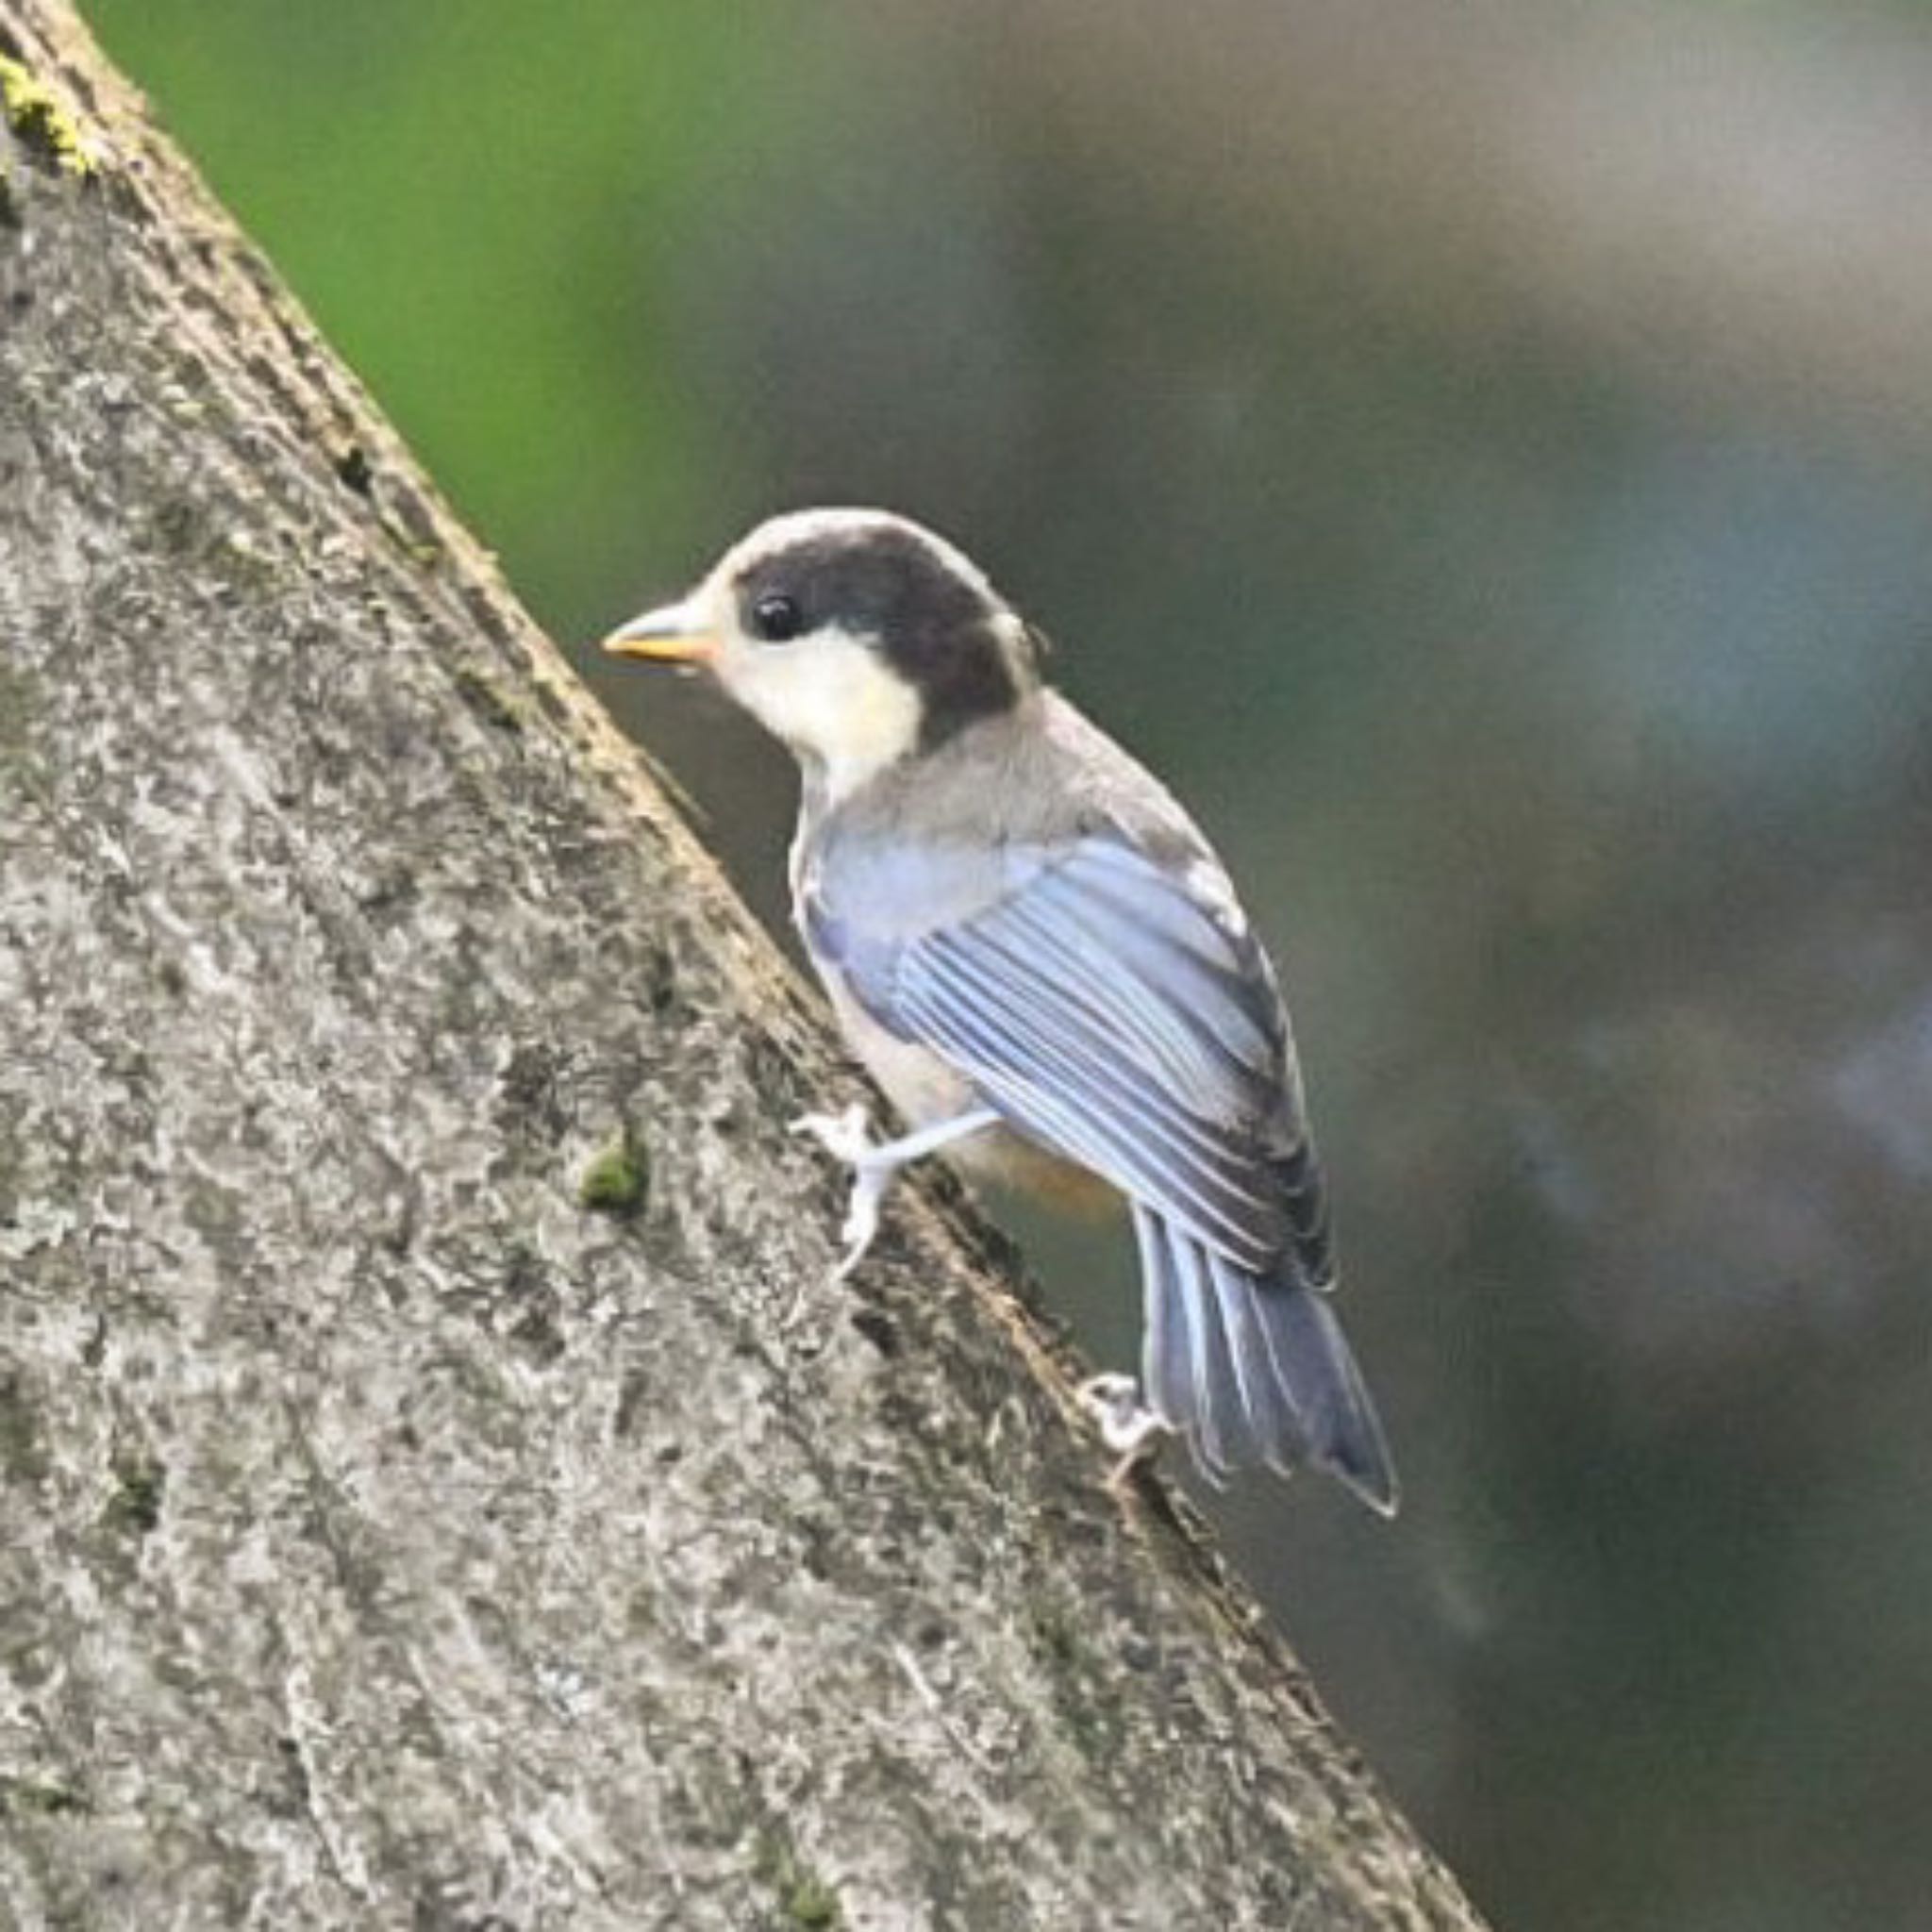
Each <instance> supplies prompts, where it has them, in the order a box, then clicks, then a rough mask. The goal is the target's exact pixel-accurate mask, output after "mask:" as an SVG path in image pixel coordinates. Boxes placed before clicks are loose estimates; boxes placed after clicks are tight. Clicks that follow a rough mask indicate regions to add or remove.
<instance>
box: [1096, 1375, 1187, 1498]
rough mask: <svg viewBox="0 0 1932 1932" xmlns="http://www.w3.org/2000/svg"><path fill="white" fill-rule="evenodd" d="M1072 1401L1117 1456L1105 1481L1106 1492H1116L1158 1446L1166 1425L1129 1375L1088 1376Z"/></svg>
mask: <svg viewBox="0 0 1932 1932" xmlns="http://www.w3.org/2000/svg"><path fill="white" fill-rule="evenodd" d="M1074 1399H1075V1400H1076V1401H1077V1402H1078V1403H1079V1405H1080V1407H1082V1408H1084V1409H1085V1410H1086V1411H1087V1413H1088V1414H1089V1415H1091V1417H1092V1418H1093V1420H1094V1422H1095V1423H1096V1424H1098V1425H1099V1428H1100V1440H1101V1441H1103V1442H1105V1443H1106V1444H1107V1446H1108V1448H1109V1449H1111V1450H1112V1451H1113V1452H1114V1454H1115V1455H1116V1456H1117V1457H1120V1460H1119V1461H1118V1462H1116V1463H1115V1464H1114V1466H1113V1468H1112V1469H1111V1470H1110V1471H1109V1472H1108V1478H1107V1482H1108V1488H1109V1489H1119V1488H1120V1487H1121V1485H1122V1484H1124V1482H1125V1481H1126V1479H1127V1477H1128V1476H1129V1475H1131V1474H1133V1472H1134V1470H1135V1468H1136V1467H1137V1466H1138V1465H1139V1464H1141V1463H1142V1462H1144V1461H1146V1460H1147V1459H1148V1458H1149V1457H1151V1456H1152V1455H1153V1454H1154V1452H1155V1450H1156V1449H1157V1448H1158V1447H1159V1439H1160V1438H1161V1437H1162V1436H1164V1435H1166V1434H1167V1433H1168V1425H1167V1424H1166V1423H1164V1422H1163V1421H1161V1419H1160V1417H1159V1416H1158V1415H1157V1414H1156V1413H1155V1412H1154V1410H1153V1409H1151V1408H1149V1407H1147V1405H1146V1404H1145V1403H1144V1402H1142V1401H1141V1385H1140V1384H1139V1383H1138V1382H1136V1381H1135V1380H1134V1378H1133V1376H1131V1375H1122V1374H1105V1375H1093V1376H1090V1377H1089V1379H1088V1380H1086V1381H1085V1382H1082V1383H1081V1384H1080V1386H1079V1388H1078V1389H1077V1390H1076V1391H1074Z"/></svg>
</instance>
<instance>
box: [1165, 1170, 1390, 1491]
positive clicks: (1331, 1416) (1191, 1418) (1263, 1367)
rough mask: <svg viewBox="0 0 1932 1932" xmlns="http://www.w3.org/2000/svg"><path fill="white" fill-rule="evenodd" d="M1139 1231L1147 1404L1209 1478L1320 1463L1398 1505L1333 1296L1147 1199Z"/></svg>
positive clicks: (1369, 1404)
mask: <svg viewBox="0 0 1932 1932" xmlns="http://www.w3.org/2000/svg"><path fill="white" fill-rule="evenodd" d="M1134 1226H1135V1232H1136V1234H1137V1236H1138V1237H1139V1240H1140V1245H1141V1273H1142V1276H1143V1278H1144V1281H1145V1284H1146V1330H1145V1334H1146V1341H1145V1347H1144V1361H1143V1372H1142V1376H1141V1380H1142V1383H1143V1386H1144V1390H1145V1394H1146V1399H1147V1402H1148V1404H1149V1405H1150V1406H1151V1407H1152V1408H1153V1409H1154V1411H1155V1413H1156V1414H1157V1415H1158V1416H1159V1417H1160V1419H1161V1420H1162V1421H1163V1422H1164V1423H1166V1424H1168V1426H1169V1427H1170V1428H1172V1429H1174V1430H1175V1431H1176V1432H1177V1433H1178V1434H1180V1435H1182V1436H1184V1437H1185V1438H1186V1439H1187V1442H1188V1446H1189V1448H1190V1449H1191V1451H1192V1453H1193V1456H1194V1459H1195V1461H1196V1463H1197V1464H1198V1465H1199V1467H1200V1468H1201V1470H1202V1473H1203V1474H1206V1475H1207V1476H1208V1478H1209V1479H1210V1480H1213V1481H1219V1480H1220V1478H1221V1477H1222V1476H1223V1475H1224V1474H1225V1473H1226V1472H1227V1471H1228V1470H1230V1469H1234V1468H1239V1467H1241V1466H1242V1465H1243V1464H1249V1463H1257V1462H1262V1463H1267V1464H1268V1465H1269V1466H1270V1467H1272V1468H1274V1469H1278V1470H1281V1471H1283V1472H1284V1473H1285V1472H1287V1471H1288V1470H1291V1469H1293V1468H1296V1467H1298V1466H1299V1465H1301V1464H1303V1463H1313V1464H1314V1465H1316V1466H1317V1467H1318V1468H1322V1469H1325V1470H1327V1471H1328V1472H1329V1473H1330V1474H1333V1475H1335V1476H1337V1477H1339V1478H1340V1479H1341V1481H1342V1482H1343V1483H1345V1484H1346V1485H1347V1486H1348V1487H1349V1488H1350V1489H1352V1490H1353V1491H1355V1492H1356V1493H1357V1495H1359V1496H1360V1497H1361V1498H1362V1499H1363V1500H1364V1501H1365V1502H1367V1503H1369V1504H1371V1505H1373V1506H1374V1507H1375V1508H1377V1509H1380V1510H1384V1511H1392V1510H1393V1508H1394V1507H1395V1471H1394V1467H1393V1465H1392V1464H1391V1460H1390V1457H1389V1448H1388V1444H1387V1442H1386V1441H1384V1439H1383V1435H1382V1425H1381V1423H1380V1422H1379V1421H1378V1420H1377V1418H1376V1415H1375V1408H1374V1403H1373V1402H1372V1401H1371V1400H1370V1398H1369V1392H1368V1391H1367V1389H1366V1388H1365V1387H1364V1386H1363V1384H1362V1377H1361V1371H1360V1370H1359V1369H1357V1366H1356V1360H1355V1356H1354V1354H1353V1353H1352V1352H1351V1350H1350V1348H1349V1345H1348V1341H1347V1339H1346V1338H1345V1337H1344V1336H1343V1334H1342V1332H1341V1323H1340V1322H1339V1321H1337V1319H1336V1316H1335V1310H1334V1308H1333V1307H1332V1305H1331V1304H1330V1302H1329V1301H1328V1299H1327V1297H1326V1296H1324V1295H1323V1294H1320V1293H1317V1292H1316V1291H1313V1290H1311V1289H1309V1288H1308V1287H1307V1286H1306V1285H1305V1284H1304V1283H1303V1282H1302V1281H1300V1280H1299V1279H1297V1278H1296V1277H1295V1276H1294V1275H1293V1274H1291V1273H1290V1272H1287V1270H1284V1272H1283V1273H1282V1274H1277V1275H1274V1276H1262V1275H1257V1274H1250V1273H1249V1272H1248V1271H1247V1270H1246V1269H1243V1268H1241V1267H1239V1266H1237V1265H1236V1264H1235V1263H1234V1262H1231V1261H1229V1260H1227V1259H1225V1258H1224V1257H1223V1256H1221V1255H1219V1254H1217V1253H1215V1252H1214V1251H1213V1250H1212V1249H1210V1248H1208V1247H1207V1246H1206V1245H1204V1244H1203V1243H1202V1242H1200V1241H1196V1240H1194V1239H1193V1237H1192V1236H1191V1235H1189V1234H1188V1233H1186V1232H1185V1231H1184V1230H1183V1229H1180V1228H1176V1227H1174V1226H1173V1225H1172V1224H1169V1223H1167V1222H1165V1221H1163V1220H1162V1219H1161V1218H1160V1217H1159V1216H1158V1215H1157V1214H1154V1213H1152V1212H1150V1211H1149V1210H1148V1209H1147V1208H1142V1207H1140V1206H1138V1205H1137V1206H1136V1208H1135V1209H1134ZM1289 1266H1290V1267H1291V1266H1292V1264H1289Z"/></svg>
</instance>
